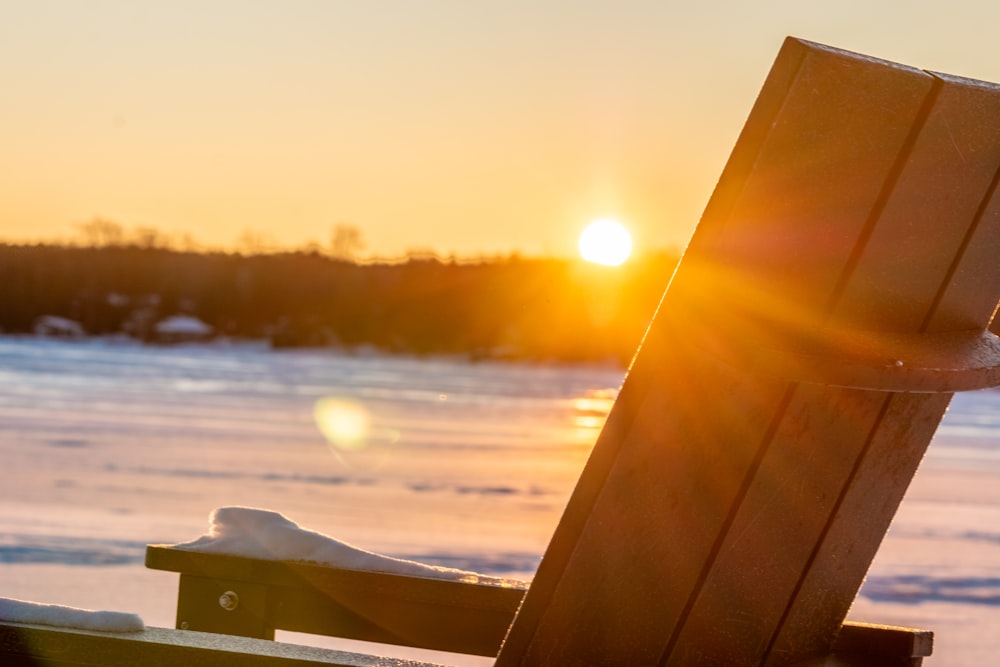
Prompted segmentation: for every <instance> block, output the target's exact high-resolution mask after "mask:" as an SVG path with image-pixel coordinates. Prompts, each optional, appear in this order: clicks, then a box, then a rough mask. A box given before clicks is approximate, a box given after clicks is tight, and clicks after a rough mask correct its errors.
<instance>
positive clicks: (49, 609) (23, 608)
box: [0, 598, 145, 632]
mask: <svg viewBox="0 0 1000 667" xmlns="http://www.w3.org/2000/svg"><path fill="white" fill-rule="evenodd" d="M0 621H6V622H9V623H29V624H33V625H49V626H53V627H59V628H75V629H77V630H97V631H101V632H140V631H142V630H143V628H144V627H145V624H144V623H143V622H142V619H141V618H140V617H139V616H138V615H137V614H130V613H126V612H121V611H91V610H89V609H77V608H76V607H65V606H63V605H58V604H42V603H39V602H27V601H25V600H14V599H12V598H0Z"/></svg>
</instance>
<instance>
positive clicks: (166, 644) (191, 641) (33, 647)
mask: <svg viewBox="0 0 1000 667" xmlns="http://www.w3.org/2000/svg"><path fill="white" fill-rule="evenodd" d="M0 664H3V665H5V666H9V667H40V666H43V665H44V666H45V667H96V666H99V665H100V666H105V667H136V665H142V666H143V667H312V666H314V665H328V666H330V665H332V666H336V667H434V666H433V665H430V664H428V663H422V662H415V661H412V660H399V659H395V658H381V657H373V656H366V655H359V654H355V653H347V652H345V651H334V650H329V649H322V648H315V647H312V646H298V645H294V644H283V643H279V642H270V641H266V640H263V639H250V638H246V637H231V636H229V635H217V634H208V633H203V632H187V631H183V630H165V629H163V628H146V629H145V630H144V631H142V632H134V633H113V632H92V631H87V630H73V629H70V628H53V627H48V626H43V625H23V624H17V623H0Z"/></svg>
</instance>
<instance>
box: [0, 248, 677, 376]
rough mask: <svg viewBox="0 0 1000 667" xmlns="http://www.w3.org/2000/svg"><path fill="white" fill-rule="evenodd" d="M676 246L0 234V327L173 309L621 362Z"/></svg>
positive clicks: (238, 325) (305, 337)
mask: <svg viewBox="0 0 1000 667" xmlns="http://www.w3.org/2000/svg"><path fill="white" fill-rule="evenodd" d="M676 261H677V257H676V256H675V255H673V254H670V253H660V254H657V255H651V256H648V257H645V258H636V259H633V260H632V261H630V262H629V263H627V264H625V265H623V266H621V267H616V268H608V267H600V266H595V265H589V264H583V263H581V262H579V261H572V260H560V259H527V258H520V257H516V256H512V257H508V258H503V259H494V260H490V261H481V262H476V263H471V262H470V263H465V262H460V261H454V260H450V261H443V260H441V259H438V258H436V257H431V256H428V257H411V258H409V259H408V260H407V261H405V262H398V263H382V264H359V263H355V262H352V261H349V260H346V259H337V258H332V257H329V256H327V255H323V254H320V253H318V252H303V251H299V252H286V253H273V254H256V255H243V254H237V253H223V252H213V253H199V252H184V251H179V250H173V249H167V248H158V247H142V246H138V245H105V246H100V247H79V246H66V245H54V244H45V245H12V244H6V245H0V330H2V331H3V332H4V333H9V334H10V333H13V334H17V333H28V332H31V331H32V330H33V326H34V324H35V322H37V321H38V318H40V317H43V316H58V317H64V318H68V319H72V320H74V321H76V322H78V323H80V324H81V325H82V327H83V329H84V330H85V331H86V332H87V334H88V335H108V334H118V333H122V332H127V333H129V334H130V335H133V336H136V337H140V338H142V337H147V335H148V331H149V327H150V324H151V323H152V322H155V321H156V320H158V319H161V318H164V317H166V316H169V315H175V314H188V315H191V316H195V317H198V318H199V319H201V320H202V321H204V322H206V323H208V324H210V325H211V326H212V327H214V329H215V331H216V332H218V334H220V335H225V336H231V337H236V338H265V337H266V338H269V339H270V340H271V342H272V344H273V345H274V346H276V347H279V346H303V345H330V346H337V347H341V348H346V349H356V348H358V347H360V346H371V347H374V348H377V349H380V350H384V351H387V352H393V353H405V354H416V355H428V354H460V355H467V356H469V357H470V358H513V359H526V360H553V361H609V360H613V361H616V362H619V363H626V362H627V361H628V359H629V358H630V356H631V354H632V353H633V352H634V351H635V349H636V347H637V345H638V343H639V340H640V339H641V337H642V334H643V332H644V331H645V328H646V325H647V324H648V321H649V318H650V317H651V315H652V313H653V310H654V309H655V307H656V304H657V302H658V300H659V298H660V295H661V294H662V292H663V289H664V288H665V286H666V283H667V280H668V279H669V277H670V275H671V273H672V271H673V268H674V265H675V264H676Z"/></svg>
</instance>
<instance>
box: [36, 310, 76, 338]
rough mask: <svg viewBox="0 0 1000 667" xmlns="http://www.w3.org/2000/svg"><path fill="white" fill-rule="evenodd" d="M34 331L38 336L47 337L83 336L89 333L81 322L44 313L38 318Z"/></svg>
mask: <svg viewBox="0 0 1000 667" xmlns="http://www.w3.org/2000/svg"><path fill="white" fill-rule="evenodd" d="M34 331H35V335H36V336H45V337H46V338H83V337H84V336H85V335H87V334H86V332H85V331H84V330H83V327H82V326H81V325H80V323H79V322H74V321H73V320H69V319H66V318H65V317H58V316H56V315H42V316H41V317H39V318H38V319H36V320H35V326H34Z"/></svg>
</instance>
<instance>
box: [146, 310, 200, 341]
mask: <svg viewBox="0 0 1000 667" xmlns="http://www.w3.org/2000/svg"><path fill="white" fill-rule="evenodd" d="M152 333H153V335H152V338H151V340H152V342H154V343H191V342H198V341H206V340H209V339H211V338H212V336H214V335H215V329H213V328H212V327H211V326H210V325H208V324H205V323H204V322H202V321H201V320H199V319H198V318H197V317H191V316H190V315H171V316H170V317H167V318H164V319H162V320H160V321H159V322H157V323H156V324H154V325H153V332H152Z"/></svg>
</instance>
